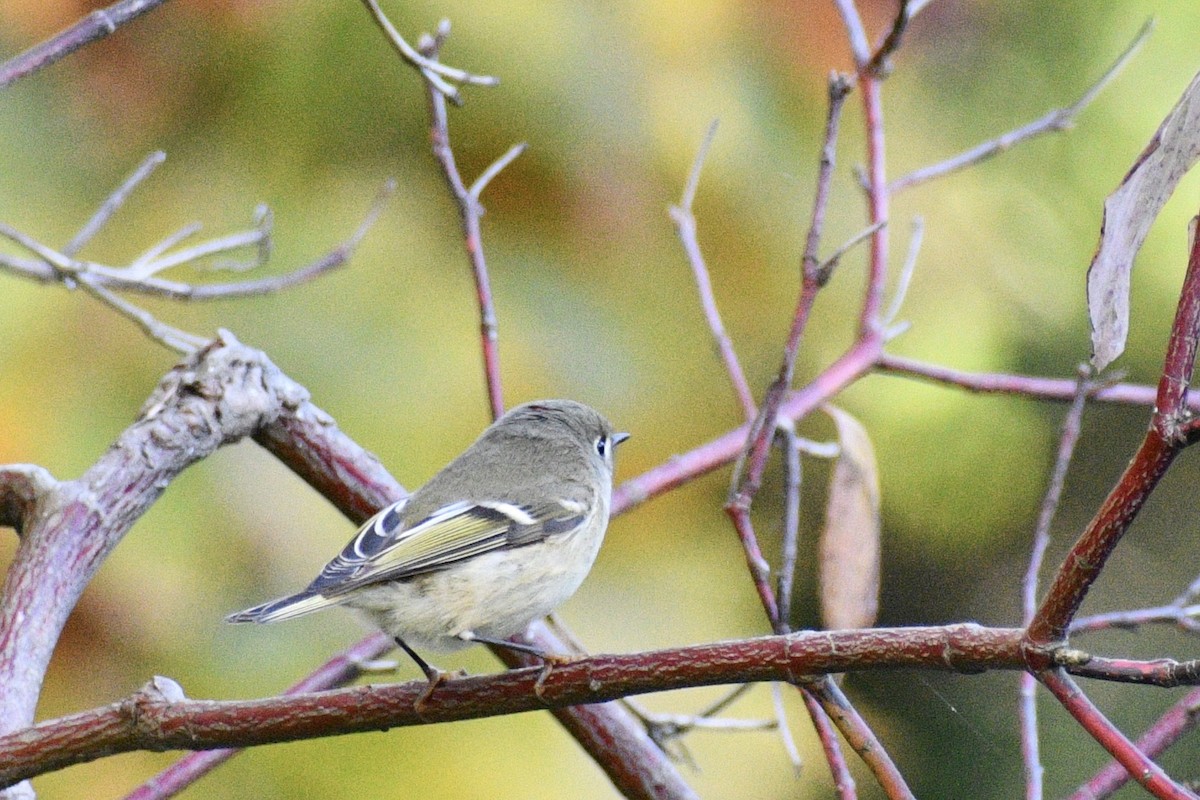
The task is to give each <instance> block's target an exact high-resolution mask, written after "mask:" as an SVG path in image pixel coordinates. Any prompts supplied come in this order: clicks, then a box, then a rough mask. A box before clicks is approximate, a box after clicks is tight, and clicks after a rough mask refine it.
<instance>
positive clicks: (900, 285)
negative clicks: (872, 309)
mask: <svg viewBox="0 0 1200 800" xmlns="http://www.w3.org/2000/svg"><path fill="white" fill-rule="evenodd" d="M924 239H925V220H924V218H923V217H920V216H915V217H913V221H912V234H911V235H910V236H909V237H908V253H906V254H905V256H904V266H903V267H901V268H900V276H899V277H898V278H897V279H896V289H895V291H894V293H893V294H892V302H891V303H889V304H888V309H887V311H885V312H884V314H883V327H884V328H885V329H887V330H891V328H892V327H893V326H894V325H895V324H896V318H897V317H899V316H900V309H901V308H903V306H904V298H905V297H907V296H908V287H909V284H911V283H912V277H913V274H914V273H915V272H916V271H917V257H918V256H920V254H921V243H922V242H923V241H924ZM888 338H889V339H891V338H892V337H891V336H890V335H889V336H888Z"/></svg>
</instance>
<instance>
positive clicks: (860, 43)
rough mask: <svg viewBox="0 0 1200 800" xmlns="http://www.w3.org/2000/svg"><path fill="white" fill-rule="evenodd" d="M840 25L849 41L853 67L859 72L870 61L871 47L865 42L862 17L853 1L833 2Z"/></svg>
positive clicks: (838, 0)
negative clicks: (839, 17) (840, 20)
mask: <svg viewBox="0 0 1200 800" xmlns="http://www.w3.org/2000/svg"><path fill="white" fill-rule="evenodd" d="M833 4H834V6H836V7H837V10H838V13H839V14H840V15H841V17H842V24H843V25H844V26H845V27H846V38H848V39H849V40H850V53H851V54H852V55H853V56H854V64H855V66H856V67H857V68H858V69H859V70H861V69H862V68H863V66H864V65H865V64H866V63H867V62H868V61H870V59H871V45H870V43H869V42H868V41H867V31H866V29H865V28H863V24H862V17H860V16H859V14H858V8H857V7H856V6H855V4H854V0H833Z"/></svg>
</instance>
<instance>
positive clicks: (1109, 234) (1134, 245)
mask: <svg viewBox="0 0 1200 800" xmlns="http://www.w3.org/2000/svg"><path fill="white" fill-rule="evenodd" d="M1197 158H1200V74H1198V75H1196V77H1194V78H1192V82H1191V84H1189V85H1188V88H1187V89H1186V90H1185V91H1184V93H1183V96H1182V97H1180V98H1179V102H1178V103H1177V104H1176V105H1175V108H1173V109H1172V110H1171V113H1170V114H1168V115H1167V118H1166V119H1165V120H1163V123H1162V125H1160V126H1159V128H1158V131H1157V132H1156V133H1155V134H1154V138H1153V139H1151V140H1150V144H1148V145H1147V146H1146V149H1145V150H1143V151H1142V154H1141V155H1140V156H1138V159H1137V161H1136V162H1134V165H1133V167H1132V168H1131V169H1130V170H1129V172H1128V173H1127V174H1126V175H1125V179H1124V180H1123V181H1121V185H1120V186H1118V187H1117V190H1116V191H1115V192H1113V193H1112V194H1110V195H1109V196H1108V199H1107V200H1105V201H1104V221H1103V223H1102V224H1101V226H1100V244H1099V246H1098V247H1097V248H1096V255H1095V257H1094V258H1093V259H1092V265H1091V267H1089V268H1088V278H1087V296H1088V316H1089V317H1090V318H1091V323H1092V364H1093V365H1094V366H1095V367H1096V369H1097V370H1101V369H1104V368H1105V367H1106V366H1108V365H1109V364H1111V363H1112V362H1113V360H1114V359H1116V358H1117V357H1118V356H1119V355H1121V353H1122V352H1124V350H1125V338H1126V336H1127V335H1128V333H1129V273H1130V272H1131V271H1132V270H1133V260H1134V258H1135V257H1136V256H1137V252H1138V250H1139V249H1141V246H1142V242H1144V241H1145V239H1146V234H1147V232H1149V230H1150V226H1151V224H1153V222H1154V220H1155V218H1156V217H1158V213H1159V211H1161V210H1162V207H1163V205H1164V204H1165V203H1166V202H1167V198H1169V197H1170V196H1171V193H1172V192H1174V191H1175V186H1176V185H1177V184H1178V183H1179V179H1180V178H1182V177H1183V175H1184V173H1186V172H1187V171H1188V170H1189V169H1191V168H1192V166H1193V165H1194V164H1195V163H1196V159H1197Z"/></svg>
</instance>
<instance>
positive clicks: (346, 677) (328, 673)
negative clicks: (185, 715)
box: [125, 633, 396, 800]
mask: <svg viewBox="0 0 1200 800" xmlns="http://www.w3.org/2000/svg"><path fill="white" fill-rule="evenodd" d="M395 646H396V643H395V642H394V641H393V640H392V639H391V638H390V637H388V636H386V635H384V634H382V633H376V634H373V635H371V636H368V637H367V638H365V639H363V640H362V641H361V642H359V643H358V644H357V645H355V646H354V647H351V648H350V649H348V650H346V651H345V652H343V653H339V654H338V655H336V656H334V657H333V658H331V659H329V660H328V661H326V662H325V663H324V664H322V665H321V666H320V667H318V668H317V669H316V671H314V672H313V673H312V674H311V675H309V676H308V677H306V678H304V679H303V680H301V681H299V682H298V683H296V684H294V685H292V686H291V687H289V688H288V689H287V691H285V692H284V695H296V694H302V693H304V692H317V691H321V690H322V689H329V688H332V687H335V686H344V685H345V684H347V683H350V682H351V681H353V680H355V679H356V678H358V677H360V676H361V675H362V674H363V671H362V667H361V665H362V664H363V663H364V662H367V661H370V660H372V659H375V658H379V657H380V656H381V655H383V654H384V653H386V652H388V651H389V650H391V649H392V648H394V647H395ZM240 752H242V751H241V750H240V749H237V748H223V749H218V750H202V751H198V752H194V753H190V754H189V755H187V756H185V757H183V758H181V759H180V760H179V761H176V762H175V763H174V764H172V765H171V766H169V767H167V768H166V769H164V770H163V771H162V772H160V773H158V774H157V775H155V776H154V777H153V778H151V779H150V780H148V781H146V782H145V783H144V784H142V785H141V786H139V787H138V788H137V789H134V790H133V791H132V792H130V793H129V794H128V795H126V796H125V800H166V798H168V797H174V796H175V795H176V794H178V793H179V792H181V791H183V790H184V789H185V788H187V787H188V786H190V785H191V784H193V783H195V782H196V781H197V780H199V779H200V778H202V777H204V776H205V775H207V774H208V773H209V772H211V771H212V770H214V769H216V768H217V767H219V766H220V765H222V764H224V763H225V762H226V761H228V760H229V759H231V758H233V757H234V756H236V755H237V754H238V753H240Z"/></svg>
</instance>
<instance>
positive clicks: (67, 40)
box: [0, 0, 166, 87]
mask: <svg viewBox="0 0 1200 800" xmlns="http://www.w3.org/2000/svg"><path fill="white" fill-rule="evenodd" d="M164 2H166V0H121V2H119V3H113V4H112V5H111V6H109V7H108V8H103V9H96V10H95V11H93V12H92V13H90V14H88V15H87V16H86V17H84V18H83V19H81V20H79V22H76V23H75V24H74V25H72V26H71V27H69V28H67V29H66V30H64V31H62V32H61V33H58V34H57V35H55V36H54V37H53V38H50V39H47V40H46V41H44V42H42V43H41V44H38V45H34V46H33V47H31V48H29V49H28V50H26V51H25V52H24V53H21V54H20V55H18V56H16V57H14V58H11V59H9V60H8V61H6V62H4V63H3V64H0V87H4V86H8V85H9V84H10V83H13V82H15V81H17V80H18V79H20V78H23V77H25V76H26V75H30V74H32V73H34V72H37V71H38V70H40V69H42V68H43V67H48V66H50V65H51V64H53V63H54V62H55V61H58V60H59V59H60V58H64V57H66V56H69V55H70V54H71V53H74V52H75V51H76V50H78V49H79V48H81V47H83V46H84V45H87V44H91V43H92V42H95V41H97V40H99V39H103V38H104V37H106V36H108V35H109V34H111V33H116V30H117V28H119V27H121V26H122V25H124V24H126V23H127V22H131V21H133V20H135V19H137V18H138V17H140V16H141V15H142V14H145V13H146V12H147V11H153V10H154V9H156V8H158V7H159V6H160V5H162V4H163V3H164Z"/></svg>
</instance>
